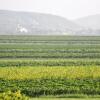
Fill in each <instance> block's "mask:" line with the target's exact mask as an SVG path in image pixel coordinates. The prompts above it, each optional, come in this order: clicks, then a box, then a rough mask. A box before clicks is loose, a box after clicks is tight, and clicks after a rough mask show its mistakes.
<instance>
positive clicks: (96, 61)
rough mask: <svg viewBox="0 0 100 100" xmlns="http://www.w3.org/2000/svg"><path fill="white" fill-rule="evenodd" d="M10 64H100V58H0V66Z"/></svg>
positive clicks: (18, 65) (9, 65)
mask: <svg viewBox="0 0 100 100" xmlns="http://www.w3.org/2000/svg"><path fill="white" fill-rule="evenodd" d="M11 66H16V67H20V66H100V59H36V58H35V59H27V58H26V59H21V58H20V59H1V60H0V67H11Z"/></svg>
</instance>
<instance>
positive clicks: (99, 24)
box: [75, 14, 100, 30]
mask: <svg viewBox="0 0 100 100" xmlns="http://www.w3.org/2000/svg"><path fill="white" fill-rule="evenodd" d="M75 22H76V23H77V24H79V25H81V26H83V27H85V28H90V29H94V30H100V14H98V15H91V16H87V17H84V18H80V19H77V20H75Z"/></svg>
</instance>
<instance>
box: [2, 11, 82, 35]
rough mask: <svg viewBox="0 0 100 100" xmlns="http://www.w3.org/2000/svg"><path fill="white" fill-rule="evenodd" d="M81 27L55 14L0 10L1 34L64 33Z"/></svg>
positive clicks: (71, 32) (72, 32)
mask: <svg viewBox="0 0 100 100" xmlns="http://www.w3.org/2000/svg"><path fill="white" fill-rule="evenodd" d="M80 28H81V27H80V26H78V25H77V24H75V23H73V22H72V21H69V20H67V19H65V18H62V17H59V16H55V15H50V14H41V13H29V12H15V11H5V10H0V34H3V35H4V34H6V35H20V34H21V35H22V34H23V35H38V34H39V35H42V34H44V35H47V34H50V35H56V34H57V35H63V34H74V33H76V32H77V30H79V29H80Z"/></svg>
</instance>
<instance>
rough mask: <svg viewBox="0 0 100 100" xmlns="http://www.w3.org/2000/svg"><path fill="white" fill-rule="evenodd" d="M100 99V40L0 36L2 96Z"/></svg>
mask: <svg viewBox="0 0 100 100" xmlns="http://www.w3.org/2000/svg"><path fill="white" fill-rule="evenodd" d="M7 90H11V91H16V90H20V91H21V92H22V93H23V94H25V95H27V96H30V97H36V96H41V95H67V94H80V95H81V94H83V95H100V37H97V36H94V37H92V36H91V37H90V36H87V37H86V36H83V37H81V36H0V92H5V91H7Z"/></svg>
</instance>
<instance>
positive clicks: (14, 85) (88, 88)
mask: <svg viewBox="0 0 100 100" xmlns="http://www.w3.org/2000/svg"><path fill="white" fill-rule="evenodd" d="M7 90H11V91H16V90H21V92H22V93H24V94H26V95H28V96H31V97H35V96H40V95H62V94H63V95H64V94H86V95H100V79H90V78H89V79H75V80H74V79H67V80H65V79H60V78H58V79H37V80H4V79H0V92H4V91H7Z"/></svg>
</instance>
